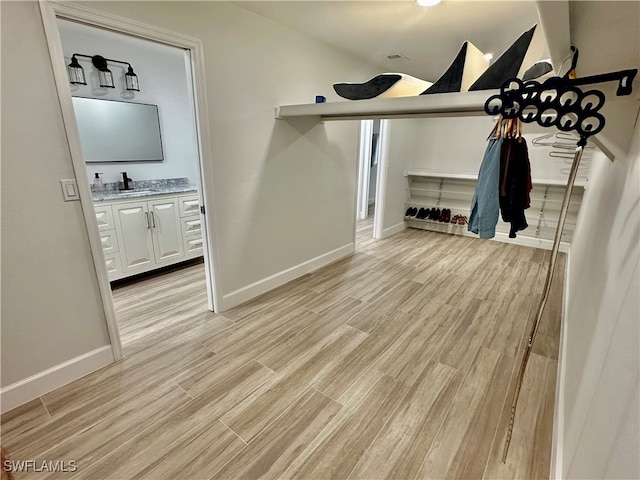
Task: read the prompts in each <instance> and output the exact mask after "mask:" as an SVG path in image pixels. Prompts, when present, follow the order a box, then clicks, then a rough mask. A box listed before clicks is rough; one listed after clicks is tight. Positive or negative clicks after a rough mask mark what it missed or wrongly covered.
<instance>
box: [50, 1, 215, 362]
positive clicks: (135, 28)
mask: <svg viewBox="0 0 640 480" xmlns="http://www.w3.org/2000/svg"><path fill="white" fill-rule="evenodd" d="M39 5H40V13H41V15H42V22H43V26H44V30H45V36H46V41H47V45H48V48H49V56H50V59H51V65H52V68H53V75H54V80H55V84H56V91H57V94H58V99H59V101H60V109H61V111H62V119H63V123H64V129H65V132H66V135H67V141H68V145H69V150H70V153H71V162H72V165H73V171H74V175H75V177H76V182H77V184H78V193H79V196H80V204H81V207H82V213H83V216H84V220H85V224H86V228H87V234H88V237H89V244H90V247H91V253H92V257H93V264H94V267H95V270H96V274H97V279H98V287H99V290H100V296H101V298H102V306H103V308H104V313H105V320H106V323H107V329H108V332H109V338H110V341H111V348H112V351H113V357H114V359H115V360H116V361H117V360H119V359H121V358H123V352H122V343H121V340H120V331H119V329H118V324H117V322H116V315H115V309H114V306H113V296H112V293H111V284H110V283H109V276H108V274H107V269H106V265H105V263H104V256H103V253H102V243H101V241H100V235H99V231H98V222H97V220H96V215H95V211H94V208H93V197H92V194H91V187H90V186H89V179H88V177H87V174H86V165H85V162H84V158H83V156H82V148H81V144H80V136H79V133H78V124H77V122H76V117H75V111H74V109H73V103H72V100H71V98H72V97H71V91H70V89H69V80H68V78H67V69H66V65H65V61H64V53H63V49H62V41H61V39H60V33H59V30H58V24H57V19H58V18H60V19H65V20H71V21H76V22H81V23H84V24H86V25H89V26H93V27H96V28H102V29H106V30H111V31H114V32H117V33H123V34H126V35H131V36H134V37H138V38H143V39H146V40H151V41H153V42H156V43H161V44H165V45H169V46H173V47H178V48H181V49H184V50H186V51H187V53H188V58H189V64H190V66H191V71H190V72H187V73H188V75H190V77H191V84H192V85H191V86H190V88H191V89H192V93H193V101H194V105H193V107H194V115H195V119H194V120H195V126H196V138H197V141H198V154H199V173H200V178H199V183H200V184H199V185H198V187H199V188H198V196H199V200H200V205H203V206H204V207H205V208H204V213H203V214H201V218H202V219H203V223H204V225H203V228H202V233H203V235H204V236H205V239H204V242H203V244H204V248H203V255H204V262H205V275H206V285H207V298H208V306H209V309H210V310H212V311H214V312H217V311H219V305H220V299H219V297H218V291H217V289H216V284H217V276H216V273H217V271H218V269H217V268H216V266H217V265H219V261H218V259H219V254H218V251H217V245H218V242H217V241H216V240H217V239H216V236H215V233H216V231H217V229H216V228H215V224H216V222H215V215H214V212H213V209H212V208H210V205H212V202H211V201H208V200H211V199H212V198H213V180H212V179H213V172H212V160H211V139H210V133H209V132H210V129H209V118H208V108H207V98H206V88H205V85H206V82H205V74H204V72H205V69H204V53H203V51H204V49H203V45H202V42H201V41H200V40H198V39H197V38H193V37H188V36H186V35H182V34H179V33H175V32H171V31H169V30H165V29H162V28H158V27H155V26H151V25H146V24H143V23H141V22H137V21H135V20H130V19H127V18H123V17H119V16H116V15H112V14H109V13H106V12H101V11H98V10H94V9H91V8H87V7H84V6H80V5H73V4H67V3H63V2H57V1H52V0H40V1H39Z"/></svg>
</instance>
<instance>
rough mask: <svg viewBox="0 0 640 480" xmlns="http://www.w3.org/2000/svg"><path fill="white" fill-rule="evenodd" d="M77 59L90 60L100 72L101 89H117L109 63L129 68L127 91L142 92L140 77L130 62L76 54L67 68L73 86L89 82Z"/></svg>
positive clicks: (125, 76) (126, 74) (125, 78)
mask: <svg viewBox="0 0 640 480" xmlns="http://www.w3.org/2000/svg"><path fill="white" fill-rule="evenodd" d="M77 57H83V58H88V59H90V60H91V63H92V64H93V66H94V67H96V70H98V81H99V83H100V86H101V87H104V88H115V84H114V82H113V73H111V70H109V65H108V62H111V63H121V64H123V65H126V66H127V73H125V74H124V82H125V89H126V90H128V91H135V92H139V91H140V83H139V82H138V76H137V75H136V74H135V73H134V71H133V67H132V66H131V64H130V63H129V62H123V61H121V60H113V59H111V58H104V57H103V56H101V55H85V54H83V53H74V54H73V55H72V56H71V63H70V64H69V65H68V66H67V73H68V75H69V82H70V83H71V84H73V85H86V84H87V81H86V78H85V76H84V69H83V68H82V65H80V63H79V62H78V58H77Z"/></svg>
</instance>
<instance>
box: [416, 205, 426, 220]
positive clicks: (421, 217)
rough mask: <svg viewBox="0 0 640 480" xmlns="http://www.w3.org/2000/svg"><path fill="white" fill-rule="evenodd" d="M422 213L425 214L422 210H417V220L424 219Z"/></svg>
mask: <svg viewBox="0 0 640 480" xmlns="http://www.w3.org/2000/svg"><path fill="white" fill-rule="evenodd" d="M424 213H425V210H424V208H420V210H418V213H417V214H416V218H417V219H418V220H422V219H423V218H424Z"/></svg>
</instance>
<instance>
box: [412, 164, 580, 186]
mask: <svg viewBox="0 0 640 480" xmlns="http://www.w3.org/2000/svg"><path fill="white" fill-rule="evenodd" d="M404 176H405V177H430V178H449V179H459V180H474V181H475V180H477V179H478V175H473V174H469V173H455V172H443V171H437V170H422V169H419V168H412V169H408V170H406V171H405V173H404ZM531 183H533V185H554V186H560V187H564V186H566V185H567V181H566V180H558V179H549V178H532V179H531ZM574 185H575V186H576V187H586V186H587V180H581V179H576V181H575V183H574Z"/></svg>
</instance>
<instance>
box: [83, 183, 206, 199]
mask: <svg viewBox="0 0 640 480" xmlns="http://www.w3.org/2000/svg"><path fill="white" fill-rule="evenodd" d="M131 186H132V188H131V190H120V188H122V182H114V183H105V184H104V187H105V189H104V191H102V192H95V191H93V192H92V196H93V201H94V202H104V201H107V200H122V199H126V198H141V197H152V196H156V195H168V194H178V193H195V192H197V191H198V188H197V187H196V186H195V185H193V184H191V183H190V182H189V179H187V178H165V179H158V180H140V181H134V182H131ZM91 188H92V190H93V186H92V187H91Z"/></svg>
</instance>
